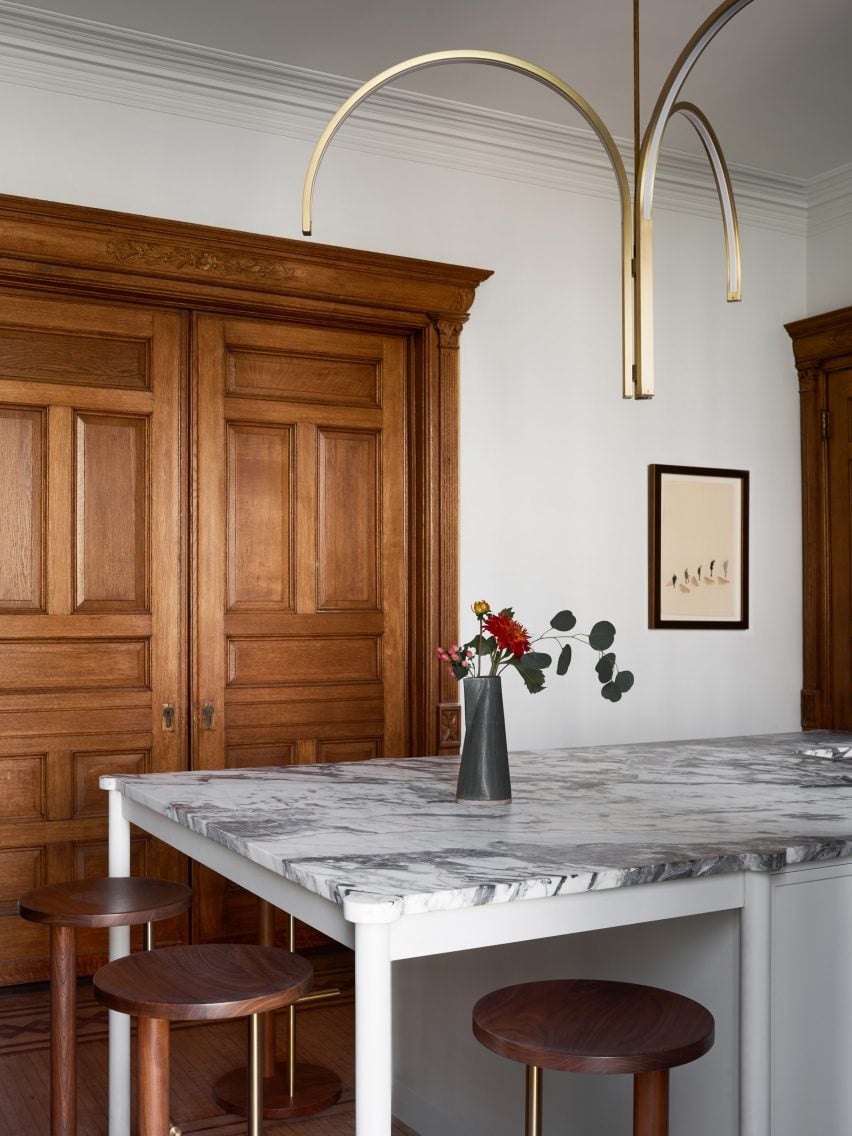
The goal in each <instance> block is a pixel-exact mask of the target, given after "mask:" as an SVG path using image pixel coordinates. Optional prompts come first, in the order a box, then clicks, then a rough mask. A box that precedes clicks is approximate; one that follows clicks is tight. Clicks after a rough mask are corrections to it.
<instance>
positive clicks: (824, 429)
mask: <svg viewBox="0 0 852 1136" xmlns="http://www.w3.org/2000/svg"><path fill="white" fill-rule="evenodd" d="M819 418H820V432H821V436H822V440H823V441H824V442H827V441H828V439H829V438H830V437H831V412H830V411H828V410H821V411H820V415H819Z"/></svg>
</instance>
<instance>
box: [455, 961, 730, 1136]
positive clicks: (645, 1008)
mask: <svg viewBox="0 0 852 1136" xmlns="http://www.w3.org/2000/svg"><path fill="white" fill-rule="evenodd" d="M714 1028H715V1027H714V1022H713V1015H712V1014H711V1013H710V1011H709V1010H706V1009H705V1008H704V1007H703V1006H701V1005H700V1004H699V1003H698V1002H693V1001H692V999H691V998H684V997H683V996H682V995H680V994H672V993H671V992H670V991H668V990H659V989H658V988H657V987H655V986H635V985H633V984H632V983H628V982H604V981H597V980H593V979H576V980H569V979H565V980H557V981H552V982H527V983H522V984H521V985H519V986H506V987H504V988H503V989H502V990H494V991H492V993H490V994H486V995H485V997H484V998H480V1000H479V1001H478V1002H477V1003H476V1005H475V1006H474V1008H473V1032H474V1035H475V1036H476V1039H477V1040H478V1041H480V1042H482V1044H483V1045H484V1046H486V1047H487V1048H488V1049H492V1050H493V1051H494V1052H495V1053H499V1054H500V1056H501V1057H508V1058H509V1059H510V1060H512V1061H521V1062H523V1063H524V1064H525V1065H526V1066H527V1104H526V1136H541V1097H542V1086H541V1072H542V1069H560V1070H563V1071H567V1072H571V1073H632V1074H633V1136H667V1133H668V1130H669V1069H671V1068H673V1067H674V1066H675V1065H685V1064H686V1063H687V1062H688V1061H694V1060H695V1059H696V1058H697V1057H701V1055H702V1054H704V1053H706V1052H707V1050H708V1049H710V1047H711V1046H712V1045H713V1037H714Z"/></svg>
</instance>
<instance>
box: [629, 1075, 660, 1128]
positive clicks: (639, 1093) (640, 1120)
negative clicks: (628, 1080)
mask: <svg viewBox="0 0 852 1136" xmlns="http://www.w3.org/2000/svg"><path fill="white" fill-rule="evenodd" d="M668 1134H669V1071H668V1069H655V1070H654V1071H653V1072H651V1073H637V1074H636V1075H635V1076H634V1078H633V1136H668Z"/></svg>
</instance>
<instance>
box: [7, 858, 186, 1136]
mask: <svg viewBox="0 0 852 1136" xmlns="http://www.w3.org/2000/svg"><path fill="white" fill-rule="evenodd" d="M191 904H192V891H191V890H190V888H188V887H185V886H184V885H183V884H178V883H173V882H172V881H171V880H152V879H147V878H144V877H141V876H127V877H122V876H107V877H98V878H95V879H86V880H68V881H66V882H64V883H58V884H49V885H48V886H47V887H42V888H36V890H35V891H31V892H27V894H26V895H25V896H23V897H22V898H21V899H20V900H18V913H19V914H20V915H21V916H22V917H23V918H24V919H29V920H30V921H31V922H33V923H46V924H47V925H48V926H49V927H50V1131H51V1136H74V1133H75V1132H76V1130H77V1039H76V1024H77V1023H76V1014H77V952H76V941H75V930H76V928H78V927H128V926H133V925H135V924H138V923H144V924H145V946H146V948H150V947H151V945H152V937H153V932H152V924H153V923H154V922H156V921H158V920H160V919H169V918H171V916H173V915H180V914H181V913H182V912H184V911H186V910H187V908H189V907H190V905H191Z"/></svg>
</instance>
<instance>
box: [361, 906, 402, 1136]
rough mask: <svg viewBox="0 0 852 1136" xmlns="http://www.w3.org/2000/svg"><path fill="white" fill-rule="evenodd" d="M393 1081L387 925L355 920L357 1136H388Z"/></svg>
mask: <svg viewBox="0 0 852 1136" xmlns="http://www.w3.org/2000/svg"><path fill="white" fill-rule="evenodd" d="M392 1084H393V1049H392V1037H391V957H390V926H389V924H388V923H356V925H355V1133H356V1136H391V1091H392Z"/></svg>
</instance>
